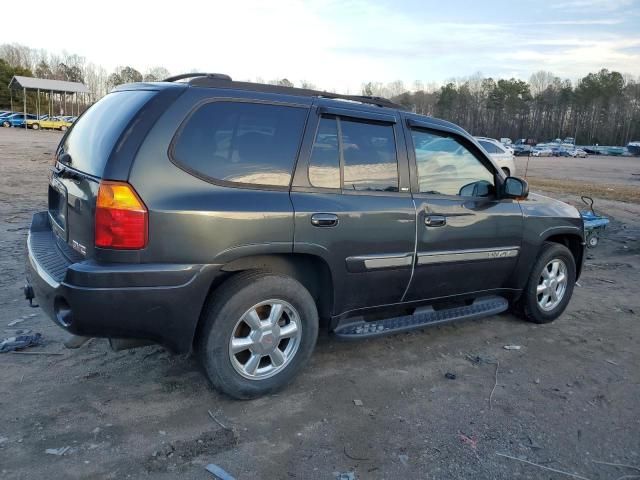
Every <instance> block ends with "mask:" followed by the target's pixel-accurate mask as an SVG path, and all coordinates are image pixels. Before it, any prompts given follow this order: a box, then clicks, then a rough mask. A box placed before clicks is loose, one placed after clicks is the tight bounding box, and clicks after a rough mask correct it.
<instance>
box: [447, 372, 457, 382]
mask: <svg viewBox="0 0 640 480" xmlns="http://www.w3.org/2000/svg"><path fill="white" fill-rule="evenodd" d="M444 377H445V378H448V379H449V380H455V379H456V374H455V373H451V372H447V373H445V374H444Z"/></svg>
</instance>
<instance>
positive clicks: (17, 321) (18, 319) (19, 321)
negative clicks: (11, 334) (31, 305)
mask: <svg viewBox="0 0 640 480" xmlns="http://www.w3.org/2000/svg"><path fill="white" fill-rule="evenodd" d="M25 320H26V318H16V319H15V320H14V321H12V322H9V323H7V327H13V326H14V325H17V324H19V323H22V322H24V321H25Z"/></svg>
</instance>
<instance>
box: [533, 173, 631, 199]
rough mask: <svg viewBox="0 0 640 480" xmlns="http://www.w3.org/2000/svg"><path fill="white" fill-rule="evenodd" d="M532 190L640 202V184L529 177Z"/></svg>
mask: <svg viewBox="0 0 640 480" xmlns="http://www.w3.org/2000/svg"><path fill="white" fill-rule="evenodd" d="M527 182H529V186H530V187H531V190H532V191H535V190H536V189H540V190H546V191H548V192H558V193H571V194H575V195H588V196H590V197H597V198H604V199H607V200H616V201H619V202H627V203H640V185H637V186H632V185H617V184H606V183H598V184H596V183H589V182H580V181H576V180H570V179H563V180H557V179H552V178H540V177H527Z"/></svg>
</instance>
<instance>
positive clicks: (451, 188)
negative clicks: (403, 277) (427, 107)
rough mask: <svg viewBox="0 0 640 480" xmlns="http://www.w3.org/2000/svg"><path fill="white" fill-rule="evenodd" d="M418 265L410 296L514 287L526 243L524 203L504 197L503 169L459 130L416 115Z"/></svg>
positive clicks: (412, 151) (411, 143) (412, 136)
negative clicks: (501, 190)
mask: <svg viewBox="0 0 640 480" xmlns="http://www.w3.org/2000/svg"><path fill="white" fill-rule="evenodd" d="M407 144H408V150H409V158H410V167H411V171H412V192H413V198H414V200H415V204H416V209H417V244H416V253H417V259H416V265H415V270H414V274H413V278H412V281H411V285H410V286H409V289H408V291H407V294H406V296H405V298H404V300H405V301H413V300H427V299H436V298H441V297H448V296H452V295H460V294H470V293H474V292H477V293H481V292H483V291H487V290H495V289H501V288H509V286H510V285H509V277H510V276H511V274H512V272H513V270H514V267H515V265H516V262H517V259H518V255H519V252H520V247H521V241H522V211H521V209H520V205H519V204H518V202H517V201H515V200H512V199H501V198H500V197H499V195H498V193H497V190H498V189H497V188H496V185H497V183H498V182H500V181H501V179H500V177H499V175H500V174H499V173H498V171H497V170H496V167H495V166H494V165H493V164H492V163H491V161H489V159H487V158H486V156H485V155H484V154H483V153H482V152H481V151H480V149H478V148H477V146H476V145H475V144H474V143H473V142H471V141H470V140H468V139H467V138H466V137H464V136H463V135H461V134H458V133H457V132H455V131H454V130H445V129H443V128H442V127H440V126H439V125H435V124H431V123H430V122H424V123H422V122H420V123H419V122H415V121H413V120H409V129H408V130H407Z"/></svg>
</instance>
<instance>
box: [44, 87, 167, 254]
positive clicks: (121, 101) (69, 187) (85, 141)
mask: <svg viewBox="0 0 640 480" xmlns="http://www.w3.org/2000/svg"><path fill="white" fill-rule="evenodd" d="M156 93H157V92H156V91H153V90H124V91H116V92H113V93H110V94H108V95H106V96H105V97H103V98H102V99H101V100H99V101H98V102H97V103H95V104H94V105H93V106H91V107H90V108H89V109H88V110H87V111H86V112H85V113H84V114H82V116H81V117H80V118H78V119H77V120H76V121H75V123H74V124H73V126H72V128H70V129H69V130H68V132H67V134H66V135H65V136H64V137H63V139H62V141H61V142H60V145H59V146H58V150H57V152H56V164H55V167H54V168H53V171H52V174H51V180H50V183H49V219H50V224H51V227H52V230H53V231H54V232H55V234H56V236H57V243H58V245H59V246H60V247H61V249H62V250H63V252H64V251H67V253H71V254H73V256H74V257H77V255H78V254H80V255H81V256H82V257H84V258H93V257H94V255H95V249H94V235H95V232H94V229H95V209H96V197H97V194H98V187H99V184H100V180H102V179H103V177H104V173H105V169H106V167H107V162H108V161H109V158H110V157H111V155H112V153H113V151H114V148H115V147H116V145H117V144H118V142H119V139H120V138H121V136H123V133H124V132H125V129H127V127H128V126H129V125H130V123H131V122H132V120H133V119H134V117H135V116H136V113H137V112H139V111H140V109H141V108H142V107H143V106H144V105H145V104H146V103H147V102H148V101H149V100H150V99H151V98H152V97H153V96H154V95H155V94H156ZM115 180H126V178H116V179H115ZM69 248H71V249H73V250H74V252H69V251H68V250H69ZM68 256H69V255H68Z"/></svg>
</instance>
